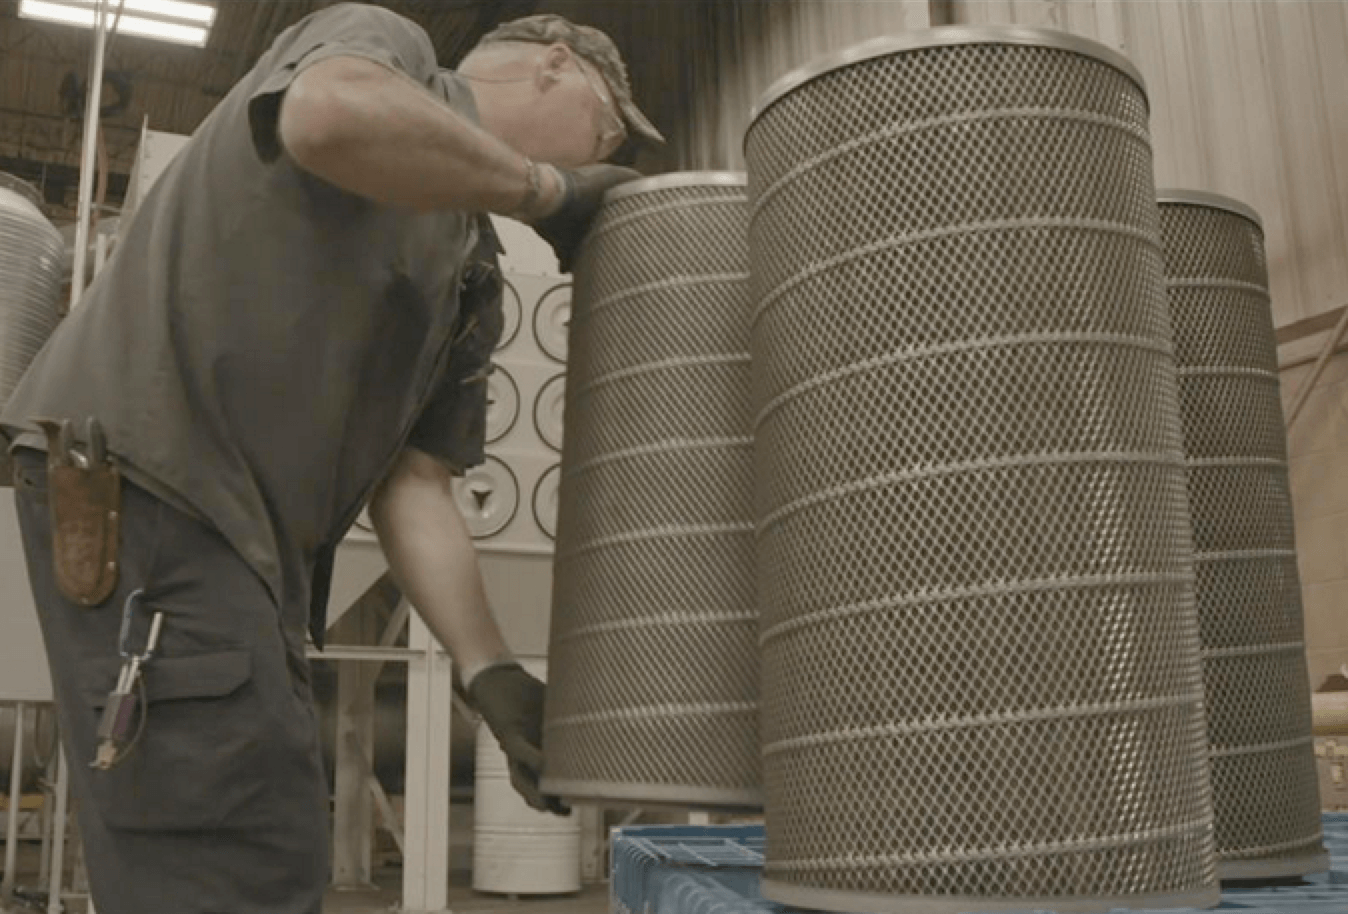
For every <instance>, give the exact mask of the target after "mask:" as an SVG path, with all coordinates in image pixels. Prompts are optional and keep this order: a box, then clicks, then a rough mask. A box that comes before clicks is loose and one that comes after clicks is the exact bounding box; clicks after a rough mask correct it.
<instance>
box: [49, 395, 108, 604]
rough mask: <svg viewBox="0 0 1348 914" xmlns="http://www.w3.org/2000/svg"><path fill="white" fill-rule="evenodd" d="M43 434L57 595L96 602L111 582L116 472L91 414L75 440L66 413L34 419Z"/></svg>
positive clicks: (85, 602) (96, 421) (106, 597)
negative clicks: (60, 415) (45, 437)
mask: <svg viewBox="0 0 1348 914" xmlns="http://www.w3.org/2000/svg"><path fill="white" fill-rule="evenodd" d="M36 422H37V425H38V426H39V427H40V428H41V429H42V431H43V432H44V433H45V434H46V436H47V505H48V509H49V510H50V512H51V528H52V558H53V562H54V565H55V572H56V586H57V588H58V589H59V590H60V591H61V595H62V596H64V597H65V598H66V599H67V600H69V601H70V602H72V603H76V604H78V605H80V606H98V605H99V604H101V603H103V602H104V601H105V600H107V599H108V598H109V597H110V596H112V592H113V591H114V590H115V589H116V588H117V575H118V556H119V549H120V541H119V535H118V534H119V529H120V527H121V514H122V476H121V473H120V471H119V470H118V469H117V466H116V464H115V463H114V462H113V460H112V458H111V456H110V455H109V454H108V447H107V439H106V437H105V436H104V432H103V428H102V426H100V425H99V423H98V420H97V419H93V418H90V419H88V420H86V422H85V424H84V428H83V429H82V432H83V434H82V435H81V436H80V437H81V439H82V440H81V441H79V442H77V441H76V436H75V429H74V426H73V425H72V424H71V422H70V420H69V419H60V420H52V419H38V420H36Z"/></svg>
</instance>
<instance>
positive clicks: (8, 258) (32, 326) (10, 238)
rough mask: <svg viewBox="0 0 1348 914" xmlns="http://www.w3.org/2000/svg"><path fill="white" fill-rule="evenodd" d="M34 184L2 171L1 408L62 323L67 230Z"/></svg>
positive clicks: (0, 182) (0, 287) (0, 188)
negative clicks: (45, 209) (45, 211)
mask: <svg viewBox="0 0 1348 914" xmlns="http://www.w3.org/2000/svg"><path fill="white" fill-rule="evenodd" d="M41 199H42V198H41V197H40V196H39V194H38V192H37V190H36V189H35V188H34V187H33V186H32V185H30V184H27V183H26V182H24V181H20V180H19V179H18V178H14V177H11V176H10V175H6V174H0V406H4V404H5V401H6V400H8V399H9V397H10V395H11V394H12V393H14V388H16V387H17V386H18V385H19V379H20V378H22V377H23V373H24V372H25V371H27V370H28V365H29V363H31V362H32V361H33V357H34V356H36V355H37V352H38V350H39V349H41V348H42V345H43V344H44V343H46V342H47V338H48V337H49V336H51V334H52V331H53V330H55V329H56V325H57V323H58V322H59V321H60V315H59V314H58V312H57V299H58V298H59V296H60V292H61V254H62V252H63V250H64V244H63V243H62V241H61V233H60V232H58V231H57V230H56V228H55V227H54V226H53V225H52V224H51V223H50V222H49V221H47V218H46V217H45V216H43V215H42V211H41V210H40V209H38V203H39V201H40V200H41Z"/></svg>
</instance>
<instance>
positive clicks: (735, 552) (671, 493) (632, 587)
mask: <svg viewBox="0 0 1348 914" xmlns="http://www.w3.org/2000/svg"><path fill="white" fill-rule="evenodd" d="M747 216H748V213H747V206H746V199H745V187H744V177H743V175H726V174H719V173H685V174H677V175H668V176H663V177H660V178H653V179H649V180H644V181H638V182H634V183H632V184H629V185H624V186H623V187H620V188H618V189H616V190H614V191H612V192H610V194H609V196H608V197H607V198H606V200H605V205H604V208H603V210H602V211H601V213H600V215H599V217H598V219H597V220H596V222H595V225H594V227H593V229H592V230H591V233H590V235H589V238H588V239H587V241H586V243H585V247H584V250H583V251H582V254H581V258H580V262H579V266H578V268H577V270H576V284H575V288H574V290H573V291H574V299H573V302H572V312H571V318H570V341H569V361H568V366H567V375H566V410H565V432H566V434H565V440H566V449H565V451H564V453H563V457H562V470H561V492H560V508H559V517H558V530H557V551H556V564H555V571H554V592H553V613H552V640H551V649H550V652H549V657H550V661H551V668H552V670H553V677H552V682H551V683H550V685H549V693H548V705H547V721H546V726H545V734H544V750H545V759H546V760H545V765H546V768H545V772H544V774H545V777H544V779H543V789H544V790H546V791H548V792H550V793H555V794H559V795H561V796H563V797H567V798H571V799H583V800H607V801H613V802H622V803H641V804H669V805H679V806H690V807H703V808H715V807H721V808H737V807H739V808H742V807H749V808H754V807H757V806H759V805H761V788H760V766H759V755H758V752H759V745H758V718H757V715H758V704H757V698H758V664H757V653H758V647H757V636H758V618H757V612H756V609H755V604H754V591H753V569H754V557H753V481H752V480H753V475H752V474H753V446H752V438H751V433H750V427H751V424H752V407H751V402H750V378H749V354H748V349H749V299H748V276H747V254H746V251H745V245H746V239H747Z"/></svg>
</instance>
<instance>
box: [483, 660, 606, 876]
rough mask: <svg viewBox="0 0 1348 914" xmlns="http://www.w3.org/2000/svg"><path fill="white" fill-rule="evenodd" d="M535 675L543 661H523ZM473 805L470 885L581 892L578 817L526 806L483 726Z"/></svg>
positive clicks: (543, 667) (542, 668) (539, 673)
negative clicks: (555, 813) (471, 879)
mask: <svg viewBox="0 0 1348 914" xmlns="http://www.w3.org/2000/svg"><path fill="white" fill-rule="evenodd" d="M521 663H522V664H523V666H524V668H525V669H527V670H528V671H529V672H530V673H533V674H534V675H535V676H539V677H542V676H544V674H545V672H546V662H545V661H543V660H522V661H521ZM475 798H476V799H475V802H474V807H473V889H474V890H475V891H478V892H494V893H497V894H501V895H559V894H563V893H566V892H578V891H580V820H579V818H578V817H577V816H576V815H575V813H572V814H571V815H569V816H565V817H562V816H555V815H553V814H551V813H544V812H538V811H536V810H533V809H530V808H529V806H528V804H526V803H525V802H524V800H523V799H521V798H520V795H519V794H517V793H516V792H515V788H514V787H512V786H511V785H510V769H509V768H508V767H507V766H506V757H505V753H504V752H502V751H501V747H500V745H499V744H498V743H497V742H496V737H494V736H493V735H492V733H491V731H490V730H488V729H487V725H486V724H485V723H484V724H479V725H478V731H477V785H476V792H475Z"/></svg>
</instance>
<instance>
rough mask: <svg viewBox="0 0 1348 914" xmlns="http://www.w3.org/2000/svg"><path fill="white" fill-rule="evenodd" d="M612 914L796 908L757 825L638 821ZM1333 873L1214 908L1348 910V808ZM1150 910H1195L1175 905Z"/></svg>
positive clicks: (770, 913) (1294, 912)
mask: <svg viewBox="0 0 1348 914" xmlns="http://www.w3.org/2000/svg"><path fill="white" fill-rule="evenodd" d="M612 842H613V874H612V875H613V879H612V882H611V886H612V910H613V912H614V914H791V912H794V911H797V910H798V909H796V908H788V907H785V906H783V905H779V904H774V903H773V902H770V901H765V900H764V899H763V896H762V894H761V893H760V892H759V888H758V883H759V878H760V874H761V871H762V867H763V847H764V844H765V837H764V833H763V827H762V826H759V825H721V826H695V825H638V826H629V827H626V828H618V829H614V832H613V838H612ZM1325 846H1326V848H1328V850H1329V853H1330V856H1331V857H1332V868H1331V870H1330V872H1328V873H1320V874H1317V875H1315V876H1310V877H1308V878H1307V879H1306V880H1305V883H1306V884H1304V885H1299V886H1294V887H1286V888H1282V887H1274V888H1261V889H1227V890H1226V891H1225V892H1223V893H1222V903H1221V904H1220V905H1219V906H1218V907H1216V908H1212V909H1210V910H1214V911H1233V912H1240V914H1348V813H1327V814H1326V815H1325ZM1150 914H1197V910H1196V909H1194V908H1184V909H1175V908H1171V909H1168V910H1166V911H1164V912H1160V911H1155V912H1150Z"/></svg>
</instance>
